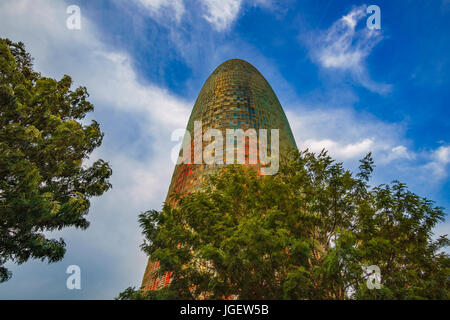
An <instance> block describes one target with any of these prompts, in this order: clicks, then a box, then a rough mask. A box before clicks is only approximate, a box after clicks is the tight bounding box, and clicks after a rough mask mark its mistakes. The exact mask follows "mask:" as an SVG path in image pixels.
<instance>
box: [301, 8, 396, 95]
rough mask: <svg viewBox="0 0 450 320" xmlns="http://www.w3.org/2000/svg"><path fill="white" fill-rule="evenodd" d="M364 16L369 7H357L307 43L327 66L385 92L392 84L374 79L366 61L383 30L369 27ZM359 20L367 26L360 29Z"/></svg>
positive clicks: (317, 57)
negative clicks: (358, 26) (370, 74)
mask: <svg viewBox="0 0 450 320" xmlns="http://www.w3.org/2000/svg"><path fill="white" fill-rule="evenodd" d="M364 17H366V6H360V7H357V8H354V9H353V10H352V11H350V12H349V13H348V14H347V15H345V16H343V17H342V18H340V19H339V20H337V21H336V22H334V23H333V25H332V26H331V27H330V28H329V29H327V30H326V31H324V32H321V33H319V34H314V35H312V36H311V37H310V39H308V40H307V41H306V42H307V45H308V46H309V49H310V54H311V56H312V58H313V60H314V61H316V62H317V63H318V64H319V65H321V66H322V67H323V68H325V69H331V70H333V69H334V70H340V71H345V72H348V73H350V75H351V76H352V77H353V78H354V79H355V80H356V81H357V82H359V83H360V84H361V85H362V86H364V87H366V88H367V89H369V90H371V91H374V92H377V93H381V94H385V93H387V92H389V91H390V90H391V86H390V85H388V84H383V83H377V82H374V81H373V80H372V79H371V78H370V76H369V74H368V71H367V68H366V62H365V60H366V58H367V57H368V56H369V55H370V53H371V51H372V49H373V47H374V46H375V45H376V44H378V43H379V42H380V41H381V40H382V39H383V36H382V34H381V31H380V30H375V29H368V28H366V25H365V20H364V19H363V18H364ZM359 22H363V24H364V26H363V27H362V28H359V29H358V28H357V25H358V23H359Z"/></svg>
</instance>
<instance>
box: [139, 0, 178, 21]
mask: <svg viewBox="0 0 450 320" xmlns="http://www.w3.org/2000/svg"><path fill="white" fill-rule="evenodd" d="M135 1H136V2H138V3H140V4H141V5H142V6H143V7H144V8H146V9H147V10H148V11H149V13H150V14H151V15H152V16H157V17H161V16H164V17H165V18H167V17H172V16H173V17H174V18H175V20H176V21H177V22H180V20H181V17H182V16H183V15H184V13H185V11H186V9H185V7H184V2H183V0H135Z"/></svg>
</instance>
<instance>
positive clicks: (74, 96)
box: [0, 39, 112, 282]
mask: <svg viewBox="0 0 450 320" xmlns="http://www.w3.org/2000/svg"><path fill="white" fill-rule="evenodd" d="M71 86H72V80H71V78H70V77H69V76H67V75H65V76H63V77H62V79H61V80H59V81H58V80H55V79H51V78H46V77H44V76H42V75H41V74H40V73H38V72H36V71H34V70H33V64H32V58H31V56H30V54H29V53H27V52H26V50H25V48H24V44H23V43H13V42H12V41H10V40H8V39H0V282H2V281H5V280H7V279H9V277H10V276H11V273H10V272H9V271H8V270H7V268H5V267H4V264H5V263H6V262H7V261H12V262H15V263H19V264H20V263H23V262H25V261H27V260H28V259H30V258H37V259H41V260H47V261H48V262H55V261H58V260H60V259H62V258H63V256H64V253H65V243H64V240H63V239H59V240H56V239H48V238H47V237H46V235H45V234H44V232H46V231H52V230H60V229H62V228H65V227H70V226H75V227H78V228H83V229H84V228H87V227H88V226H89V222H88V221H87V220H86V218H85V216H86V215H87V214H88V211H89V205H90V202H89V198H91V197H92V196H100V195H101V194H103V193H104V192H105V191H106V190H108V189H109V188H110V187H111V184H110V183H109V181H108V178H109V177H110V175H111V173H112V171H111V168H110V167H109V165H108V163H107V162H105V161H103V160H98V161H96V162H94V163H93V164H92V165H91V166H87V165H85V164H84V163H83V160H86V159H88V158H89V155H90V154H91V153H92V151H93V150H94V149H95V148H97V147H99V146H100V145H101V142H102V138H103V133H102V132H101V131H100V127H99V124H98V123H97V122H96V121H92V122H91V123H90V124H84V123H83V121H82V120H83V119H84V118H85V116H86V114H87V113H88V112H90V111H92V110H93V109H94V106H93V105H92V104H91V103H90V102H88V100H87V99H88V92H87V90H86V88H85V87H79V88H76V89H74V90H71Z"/></svg>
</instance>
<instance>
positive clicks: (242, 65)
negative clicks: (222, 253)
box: [142, 59, 296, 291]
mask: <svg viewBox="0 0 450 320" xmlns="http://www.w3.org/2000/svg"><path fill="white" fill-rule="evenodd" d="M209 129H218V130H219V131H220V132H223V136H224V137H225V138H224V145H226V146H227V147H226V148H225V149H226V150H225V151H224V152H223V156H224V160H223V164H222V163H212V164H211V163H210V164H207V163H205V162H204V161H199V159H198V158H199V157H198V155H199V154H200V156H202V155H203V154H205V148H206V147H207V145H208V144H206V143H203V140H204V137H205V134H207V132H208V130H209ZM227 129H233V130H236V129H242V131H244V132H250V131H249V130H254V132H256V133H258V132H262V131H264V129H266V130H267V131H268V132H271V130H272V129H275V130H277V132H278V133H277V135H278V141H276V143H277V150H278V152H279V157H280V158H281V159H282V158H284V157H285V156H286V154H287V151H288V149H289V148H296V143H295V140H294V136H293V135H292V132H291V128H290V126H289V123H288V120H287V118H286V115H285V113H284V111H283V108H282V107H281V104H280V102H279V101H278V98H277V96H276V95H275V93H274V91H273V90H272V88H271V86H270V85H269V83H268V82H267V80H266V79H265V78H264V77H263V76H262V75H261V73H259V71H258V70H257V69H256V68H255V67H253V66H252V65H251V64H250V63H248V62H246V61H243V60H240V59H232V60H228V61H225V62H224V63H222V64H221V65H220V66H219V67H217V68H216V69H215V70H214V72H213V73H212V74H211V75H210V76H209V78H208V79H207V80H206V82H205V84H204V85H203V87H202V89H201V91H200V93H199V95H198V98H197V100H196V102H195V105H194V108H193V110H192V113H191V116H190V118H189V122H188V125H187V129H186V134H187V135H189V137H188V139H186V138H187V137H185V139H184V140H185V141H188V144H189V147H190V148H186V146H187V145H184V146H185V147H184V148H183V149H184V150H183V152H180V154H182V156H181V158H183V161H182V163H179V164H177V165H176V166H175V170H174V173H173V176H172V181H171V183H170V187H169V191H168V193H167V198H166V201H168V202H170V199H171V195H173V194H174V193H179V194H185V193H188V192H192V191H195V190H198V189H200V188H201V186H202V183H203V182H204V181H205V177H206V176H207V175H208V174H210V173H213V172H214V171H216V170H218V169H219V168H220V167H221V166H224V165H226V163H228V162H227V161H226V159H225V156H226V154H228V152H229V150H227V149H228V148H229V145H233V147H234V146H235V142H236V143H237V141H236V137H228V136H227V134H226V132H227ZM261 129H263V130H262V131H261ZM190 138H192V139H190ZM272 138H273V136H272ZM226 139H232V140H233V141H231V143H230V144H226V143H227V142H230V141H225V140H226ZM245 139H246V138H245V137H244V149H245V150H243V151H244V155H245V156H244V162H245V163H243V165H248V166H253V167H254V168H255V169H256V170H258V171H260V172H261V171H263V170H264V168H266V167H267V163H265V162H264V161H262V159H261V158H260V155H261V153H258V151H259V152H260V151H261V148H262V147H263V148H268V150H269V151H271V150H272V144H273V139H269V142H268V143H265V142H264V143H259V144H258V145H257V146H259V148H258V147H255V145H252V144H251V143H250V139H249V141H248V143H247V142H246V140H245ZM258 141H259V142H261V141H262V140H261V135H260V137H259V139H258ZM198 142H200V144H199V143H198ZM256 148H258V149H259V150H255V149H256ZM189 149H190V150H189ZM186 151H187V152H186ZM215 152H217V151H215ZM232 152H233V154H234V155H236V158H237V157H238V156H237V154H236V153H237V152H238V151H232ZM252 153H253V154H256V155H258V157H257V159H256V161H255V162H252V161H251V158H252V156H251V155H252ZM181 158H180V159H181ZM276 160H277V161H278V159H276ZM199 162H200V163H199ZM170 277H171V274H170V273H161V272H159V262H157V261H151V260H149V261H148V264H147V268H146V270H145V274H144V278H143V280H142V290H144V291H148V290H157V289H160V288H161V287H164V286H166V285H168V284H169V283H170V280H171V278H170Z"/></svg>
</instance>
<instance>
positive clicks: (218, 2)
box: [201, 0, 242, 31]
mask: <svg viewBox="0 0 450 320" xmlns="http://www.w3.org/2000/svg"><path fill="white" fill-rule="evenodd" d="M201 2H202V3H203V5H204V7H205V11H206V13H205V14H204V15H203V17H204V18H205V19H206V21H208V22H209V23H211V24H212V25H213V26H214V28H215V29H216V30H217V31H224V30H226V29H228V28H229V27H230V25H231V24H232V23H233V22H234V20H236V18H237V15H238V13H239V10H240V8H241V4H242V0H201Z"/></svg>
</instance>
